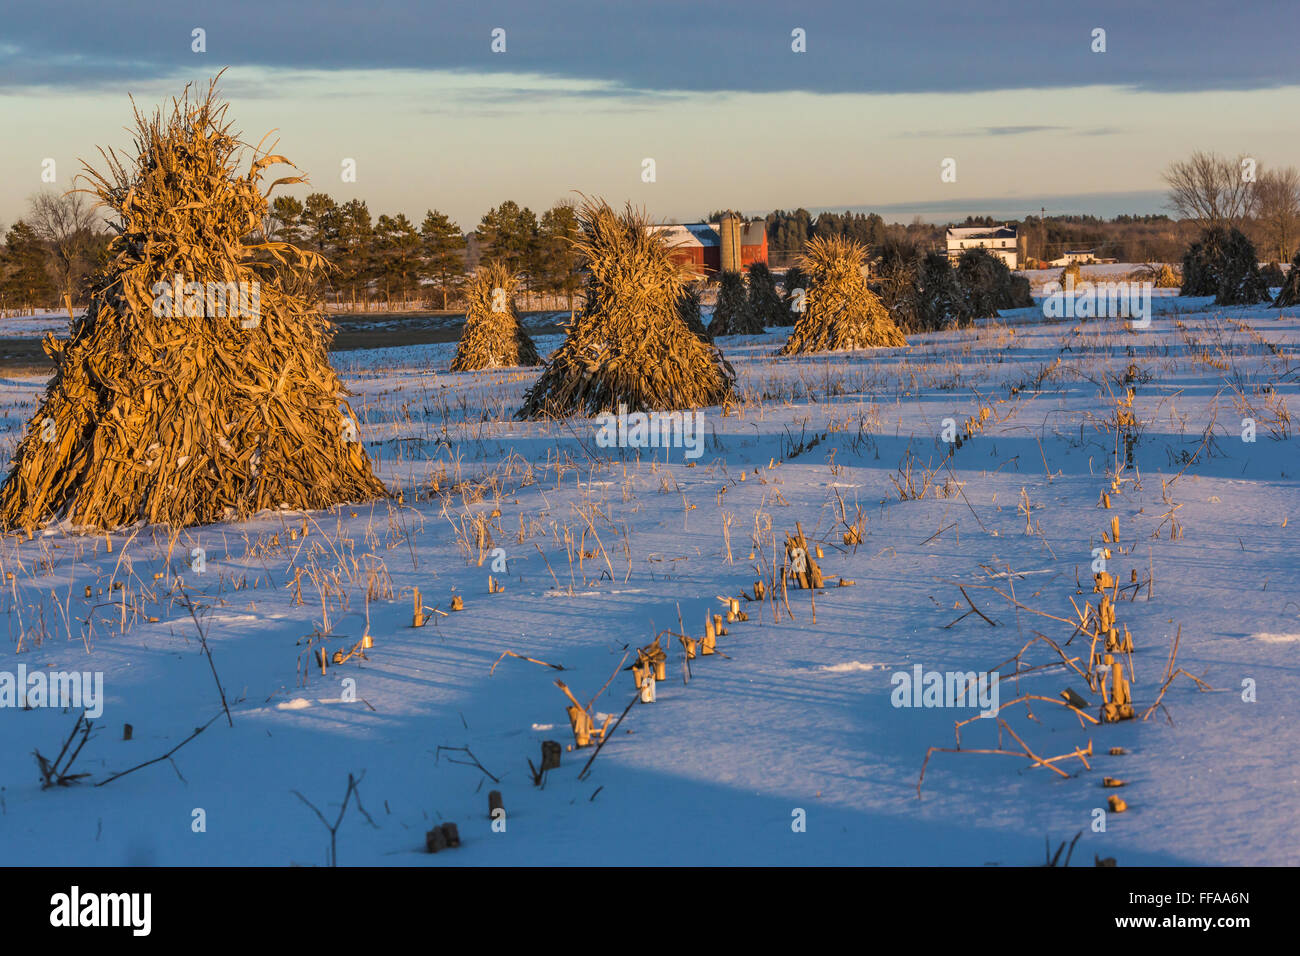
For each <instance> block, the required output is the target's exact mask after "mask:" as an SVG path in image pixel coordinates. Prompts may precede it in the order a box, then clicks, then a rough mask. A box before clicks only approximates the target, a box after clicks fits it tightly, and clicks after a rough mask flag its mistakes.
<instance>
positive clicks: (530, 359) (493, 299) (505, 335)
mask: <svg viewBox="0 0 1300 956" xmlns="http://www.w3.org/2000/svg"><path fill="white" fill-rule="evenodd" d="M518 288H519V277H518V276H516V275H514V274H513V273H511V271H510V270H509V269H508V268H506V266H505V265H503V264H502V263H500V262H489V263H488V264H486V265H484V266H481V267H480V268H479V269H478V271H477V272H475V273H474V278H473V280H472V281H471V282H470V284H469V289H468V290H467V296H468V299H469V309H468V311H467V312H466V314H465V329H464V331H462V332H461V335H460V342H459V344H457V346H456V357H455V358H454V359H452V360H451V371H453V372H473V371H477V370H479V369H486V368H514V367H519V366H531V365H541V364H542V357H541V356H540V355H538V354H537V346H535V345H533V340H532V339H530V338H529V337H528V333H526V332H525V331H524V326H523V323H522V322H521V321H520V320H519V312H518V310H517V309H516V308H515V292H516V291H517V290H518Z"/></svg>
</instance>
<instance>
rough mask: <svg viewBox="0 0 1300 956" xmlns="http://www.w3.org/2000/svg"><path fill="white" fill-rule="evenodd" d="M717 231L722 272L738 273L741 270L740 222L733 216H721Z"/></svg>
mask: <svg viewBox="0 0 1300 956" xmlns="http://www.w3.org/2000/svg"><path fill="white" fill-rule="evenodd" d="M719 231H720V232H721V234H722V256H721V265H722V271H723V272H739V271H740V269H741V266H740V220H739V219H737V218H736V217H735V216H723V217H722V222H721V224H720V230H719Z"/></svg>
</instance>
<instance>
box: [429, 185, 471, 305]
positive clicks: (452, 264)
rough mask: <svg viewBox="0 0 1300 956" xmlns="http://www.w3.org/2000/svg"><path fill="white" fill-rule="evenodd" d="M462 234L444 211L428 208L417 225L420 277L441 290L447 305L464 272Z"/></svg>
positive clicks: (443, 300) (444, 302)
mask: <svg viewBox="0 0 1300 956" xmlns="http://www.w3.org/2000/svg"><path fill="white" fill-rule="evenodd" d="M464 249H465V237H464V236H463V235H462V234H461V231H460V227H459V226H458V225H456V223H455V222H453V221H452V220H451V218H450V217H449V216H448V215H446V213H441V212H439V211H438V210H436V209H430V210H429V211H428V212H426V213H425V214H424V222H422V223H421V224H420V252H421V255H422V261H421V272H420V274H421V276H422V277H423V278H426V279H431V280H433V282H434V283H435V284H436V285H437V287H438V289H439V291H441V292H442V307H443V309H446V308H447V304H448V302H449V301H450V298H451V294H452V292H453V291H454V290H455V289H456V288H457V286H458V285H459V282H460V280H461V279H462V278H463V276H464V273H465V260H464V257H463V252H464Z"/></svg>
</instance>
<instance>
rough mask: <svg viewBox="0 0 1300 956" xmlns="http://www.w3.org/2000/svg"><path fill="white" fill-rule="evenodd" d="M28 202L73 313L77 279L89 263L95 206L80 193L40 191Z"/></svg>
mask: <svg viewBox="0 0 1300 956" xmlns="http://www.w3.org/2000/svg"><path fill="white" fill-rule="evenodd" d="M28 202H29V205H30V207H31V213H30V215H29V216H28V217H27V218H28V221H29V222H30V224H31V227H32V229H33V230H35V232H36V235H37V238H39V239H40V240H41V241H42V242H43V243H45V244H46V246H47V247H48V248H49V252H50V260H49V261H50V266H51V269H52V270H53V273H54V275H53V278H54V281H55V283H56V284H57V285H58V287H59V294H60V295H62V296H63V299H64V301H65V302H67V303H69V306H68V308H69V312H71V301H72V296H73V294H74V293H75V291H76V287H77V282H78V280H79V279H80V278H81V277H82V276H83V275H84V274H85V271H86V269H87V268H88V267H89V264H90V263H89V259H90V251H91V248H92V247H93V244H94V239H95V225H96V218H97V217H96V215H95V211H94V207H93V206H92V205H91V204H90V202H88V201H87V199H86V197H85V195H84V194H82V193H79V192H70V193H63V194H62V195H60V194H59V193H55V192H43V193H37V194H36V195H35V196H33V197H32V198H31V199H30V200H29V201H28Z"/></svg>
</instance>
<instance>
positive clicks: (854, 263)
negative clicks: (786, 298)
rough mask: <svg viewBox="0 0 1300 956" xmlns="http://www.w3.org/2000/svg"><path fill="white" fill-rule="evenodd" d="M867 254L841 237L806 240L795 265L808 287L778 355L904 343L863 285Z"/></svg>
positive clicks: (858, 245) (885, 311) (879, 305)
mask: <svg viewBox="0 0 1300 956" xmlns="http://www.w3.org/2000/svg"><path fill="white" fill-rule="evenodd" d="M866 260H867V253H866V249H865V248H863V247H862V245H861V244H859V243H857V242H854V241H853V240H851V239H847V238H844V237H842V236H829V237H823V236H818V237H816V238H814V239H812V240H810V241H809V243H808V246H807V251H806V252H805V254H804V256H803V258H802V259H801V260H800V263H799V265H800V267H801V268H802V269H803V270H804V272H805V273H806V274H807V280H808V284H809V288H808V292H807V295H806V297H805V299H804V311H803V313H802V314H799V317H798V319H797V320H796V321H795V326H794V330H793V331H792V332H791V333H790V338H789V339H788V340H787V341H786V343H785V345H784V346H782V347H781V350H780V352H779V354H782V355H791V354H797V353H802V352H825V351H840V350H845V349H868V348H881V347H890V346H900V345H907V339H905V338H904V337H903V333H902V332H900V331H899V329H898V326H897V325H895V324H894V320H893V319H892V318H890V315H889V310H888V309H886V308H885V307H884V305H882V304H881V302H880V299H879V297H877V296H876V294H875V293H874V292H872V291H871V290H870V289H869V288H868V287H867V280H866V278H865V276H864V275H863V270H864V267H865V265H866Z"/></svg>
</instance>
